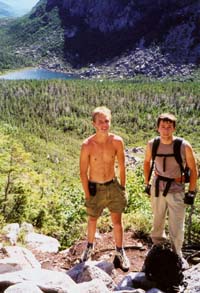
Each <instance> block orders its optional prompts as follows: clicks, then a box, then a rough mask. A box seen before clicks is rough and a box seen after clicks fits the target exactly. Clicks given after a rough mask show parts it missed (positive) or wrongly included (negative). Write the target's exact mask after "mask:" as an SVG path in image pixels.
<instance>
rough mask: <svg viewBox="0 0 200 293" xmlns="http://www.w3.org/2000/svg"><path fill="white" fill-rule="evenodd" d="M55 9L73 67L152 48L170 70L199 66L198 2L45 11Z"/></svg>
mask: <svg viewBox="0 0 200 293" xmlns="http://www.w3.org/2000/svg"><path fill="white" fill-rule="evenodd" d="M55 7H58V9H59V15H60V18H61V21H62V27H63V28H64V37H65V48H64V51H65V55H66V58H67V59H68V60H70V61H71V62H73V63H74V65H76V66H77V65H83V64H88V62H97V61H99V62H102V61H105V60H106V59H110V58H113V57H114V56H119V55H120V54H122V53H123V54H124V53H125V51H127V50H135V49H136V48H141V47H142V48H146V49H148V48H152V47H155V46H159V48H160V49H161V52H162V54H164V56H165V58H167V60H168V62H170V63H172V64H178V65H181V64H189V63H193V64H199V61H200V42H199V39H198V32H199V28H200V27H199V9H200V8H199V1H190V0H185V1H180V0H178V1H177V0H176V1H175V0H168V1H160V0H156V1H149V0H142V1H141V0H136V1H132V0H127V1H121V0H110V1H107V0H101V1H100V0H92V1H86V0H77V1H72V0H48V1H47V5H46V10H47V11H50V10H51V9H53V8H55ZM155 70H156V68H155Z"/></svg>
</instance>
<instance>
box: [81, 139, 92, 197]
mask: <svg viewBox="0 0 200 293" xmlns="http://www.w3.org/2000/svg"><path fill="white" fill-rule="evenodd" d="M88 168H89V151H88V145H87V143H83V144H82V147H81V153H80V178H81V183H82V186H83V190H84V193H85V198H89V197H90V193H89V189H88Z"/></svg>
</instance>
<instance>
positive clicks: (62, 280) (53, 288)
mask: <svg viewBox="0 0 200 293" xmlns="http://www.w3.org/2000/svg"><path fill="white" fill-rule="evenodd" d="M24 281H30V282H33V283H34V284H35V285H36V286H38V287H39V288H40V289H41V290H42V291H45V292H59V290H60V292H65V293H75V292H77V293H79V290H78V288H77V285H76V283H75V282H74V281H73V280H72V279H71V278H70V277H69V276H68V275H66V274H64V273H62V272H56V271H50V270H44V269H31V270H21V271H18V272H13V273H6V274H1V275H0V290H2V289H3V290H5V289H6V288H8V287H9V286H11V285H16V284H17V283H22V282H24Z"/></svg>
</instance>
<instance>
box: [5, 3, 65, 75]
mask: <svg viewBox="0 0 200 293" xmlns="http://www.w3.org/2000/svg"><path fill="white" fill-rule="evenodd" d="M45 7H46V1H43V2H42V1H40V4H38V7H36V9H35V11H32V12H31V14H30V15H25V16H24V17H20V18H16V19H11V20H4V19H0V39H1V42H0V72H1V71H2V72H3V71H5V70H9V69H16V68H20V67H28V66H34V65H35V64H39V63H40V62H41V61H42V60H50V59H52V60H53V59H54V58H55V57H56V56H57V55H59V56H62V55H63V48H64V32H63V29H62V28H61V24H60V18H59V16H58V9H57V8H54V9H53V10H52V11H51V12H46V10H45ZM61 58H62V57H61ZM54 62H55V60H54Z"/></svg>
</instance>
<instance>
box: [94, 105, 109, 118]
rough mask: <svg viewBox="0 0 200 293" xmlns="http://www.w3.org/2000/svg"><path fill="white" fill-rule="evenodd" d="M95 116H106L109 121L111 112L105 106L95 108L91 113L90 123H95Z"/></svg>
mask: <svg viewBox="0 0 200 293" xmlns="http://www.w3.org/2000/svg"><path fill="white" fill-rule="evenodd" d="M97 114H104V115H107V116H108V117H109V118H110V119H111V111H110V109H108V108H107V107H105V106H101V107H97V108H95V109H94V110H93V112H92V121H95V118H96V115H97Z"/></svg>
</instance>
